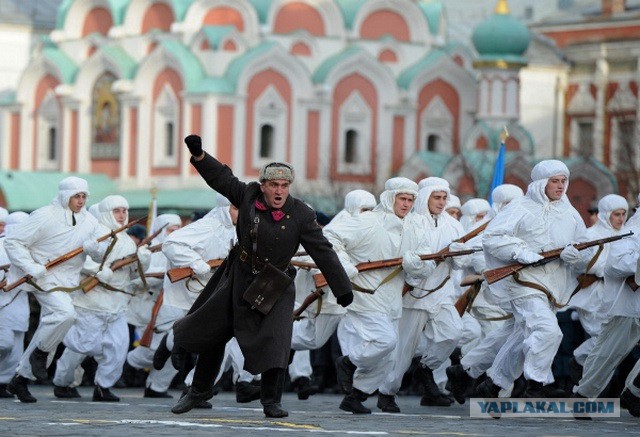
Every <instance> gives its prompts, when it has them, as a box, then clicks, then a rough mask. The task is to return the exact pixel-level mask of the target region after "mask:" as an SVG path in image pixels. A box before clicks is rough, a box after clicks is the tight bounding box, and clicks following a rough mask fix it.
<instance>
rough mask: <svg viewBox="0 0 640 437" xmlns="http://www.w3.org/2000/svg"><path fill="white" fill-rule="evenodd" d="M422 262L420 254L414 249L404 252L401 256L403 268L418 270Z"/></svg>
mask: <svg viewBox="0 0 640 437" xmlns="http://www.w3.org/2000/svg"><path fill="white" fill-rule="evenodd" d="M421 264H422V260H421V259H420V256H418V254H417V253H415V252H414V251H409V252H406V253H405V254H404V255H403V256H402V268H403V269H404V270H409V271H415V270H419V269H420V267H421Z"/></svg>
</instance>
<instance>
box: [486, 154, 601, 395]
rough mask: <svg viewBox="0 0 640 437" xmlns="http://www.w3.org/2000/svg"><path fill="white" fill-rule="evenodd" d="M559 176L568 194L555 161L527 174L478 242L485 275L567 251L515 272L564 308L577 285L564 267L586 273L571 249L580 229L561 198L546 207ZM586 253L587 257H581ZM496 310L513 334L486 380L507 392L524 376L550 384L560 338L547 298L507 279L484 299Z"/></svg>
mask: <svg viewBox="0 0 640 437" xmlns="http://www.w3.org/2000/svg"><path fill="white" fill-rule="evenodd" d="M556 176H564V177H566V178H567V182H566V184H565V186H564V193H566V189H567V188H568V185H569V183H568V179H569V169H568V168H567V166H566V165H565V164H564V163H562V162H561V161H557V160H547V161H542V162H540V163H538V164H537V165H536V166H535V167H534V168H533V170H532V172H531V179H532V181H533V182H531V183H530V184H529V187H528V189H527V193H526V194H525V196H524V197H522V198H520V199H517V200H514V201H512V202H511V203H510V204H509V205H508V206H507V207H506V208H505V209H504V210H503V211H502V212H501V213H500V214H498V215H497V216H496V217H495V218H494V219H493V220H492V221H491V223H489V225H488V226H487V228H486V230H485V231H484V235H483V238H482V246H483V248H484V254H485V260H486V263H487V269H494V268H497V267H502V266H504V265H508V264H512V263H514V262H519V263H521V264H530V263H534V262H536V261H538V260H540V259H541V256H540V255H539V253H540V252H542V251H548V250H552V249H557V248H562V247H565V246H567V247H566V248H565V249H564V251H563V253H562V254H561V259H556V260H554V261H551V262H548V263H546V264H543V265H541V266H536V267H527V268H524V269H522V270H521V271H520V272H519V277H520V280H521V281H528V282H532V283H535V284H537V285H538V286H542V287H544V288H545V289H546V290H547V291H548V292H549V294H550V296H552V297H553V299H555V301H556V302H557V303H558V304H559V305H563V304H566V303H567V301H568V299H569V296H570V294H571V292H572V291H573V289H574V288H575V286H576V285H577V281H576V279H575V276H574V275H573V274H572V273H571V272H570V269H569V267H570V266H573V267H574V268H575V269H576V270H580V264H581V265H582V267H586V261H585V259H586V258H585V257H586V255H588V254H584V255H581V253H580V252H578V251H577V249H575V248H574V247H573V246H570V244H571V243H574V242H576V241H584V238H585V235H584V233H585V230H586V228H585V225H584V221H583V220H582V218H581V217H580V215H579V214H578V212H577V211H576V210H575V208H573V206H571V203H570V202H569V199H568V198H567V197H566V194H562V197H561V198H560V199H559V200H557V201H550V199H549V197H547V195H546V194H545V187H546V186H547V183H548V181H549V179H550V178H552V177H556ZM584 252H589V251H584ZM485 297H486V298H487V300H488V301H489V302H491V303H494V304H497V305H500V306H502V305H504V304H506V303H508V304H509V305H510V312H511V313H513V315H514V322H513V330H512V332H511V335H510V336H509V337H508V338H507V341H506V343H505V344H504V345H503V346H502V347H501V348H500V351H499V352H498V355H497V356H496V359H495V360H494V362H493V365H492V366H491V368H490V369H489V370H488V371H487V375H489V376H490V377H491V380H492V381H493V383H494V384H496V385H498V386H499V387H501V388H503V389H508V388H509V387H511V385H512V384H513V382H514V381H515V380H516V379H517V378H518V376H519V375H520V374H521V373H522V371H523V370H524V376H525V378H526V379H527V380H533V381H536V382H538V383H542V384H543V385H547V384H551V383H552V382H554V378H553V373H552V372H551V364H552V362H553V359H554V357H555V355H556V352H557V351H558V347H559V346H560V341H561V340H562V332H561V331H560V327H559V326H558V321H557V318H556V315H555V313H556V310H557V308H556V307H555V306H554V305H552V303H551V302H550V300H549V298H548V297H547V295H546V294H545V293H544V292H543V291H541V290H537V289H535V288H532V287H529V286H525V285H520V284H518V283H517V282H516V281H515V279H514V277H513V276H509V277H507V278H505V279H502V280H500V281H498V282H495V283H493V284H492V285H491V286H490V287H489V288H488V289H487V292H486V294H485Z"/></svg>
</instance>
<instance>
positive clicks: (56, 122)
mask: <svg viewBox="0 0 640 437" xmlns="http://www.w3.org/2000/svg"><path fill="white" fill-rule="evenodd" d="M60 126H62V117H61V109H60V105H59V102H58V100H57V98H56V96H55V95H54V94H53V92H50V93H49V94H48V95H47V96H46V97H45V98H44V100H43V101H42V104H41V105H40V107H39V108H38V162H37V169H38V170H60V169H61V165H60V133H61V129H60Z"/></svg>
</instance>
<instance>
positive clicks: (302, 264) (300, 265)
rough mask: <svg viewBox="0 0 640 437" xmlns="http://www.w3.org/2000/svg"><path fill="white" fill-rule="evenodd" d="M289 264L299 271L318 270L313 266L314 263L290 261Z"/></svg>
mask: <svg viewBox="0 0 640 437" xmlns="http://www.w3.org/2000/svg"><path fill="white" fill-rule="evenodd" d="M290 264H291V265H292V266H294V267H298V268H299V269H304V270H311V269H317V268H318V266H317V265H315V264H314V263H308V262H304V261H291V262H290Z"/></svg>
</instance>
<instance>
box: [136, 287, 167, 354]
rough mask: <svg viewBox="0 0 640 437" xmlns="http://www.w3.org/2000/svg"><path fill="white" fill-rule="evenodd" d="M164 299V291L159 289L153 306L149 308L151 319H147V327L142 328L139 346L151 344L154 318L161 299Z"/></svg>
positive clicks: (158, 309)
mask: <svg viewBox="0 0 640 437" xmlns="http://www.w3.org/2000/svg"><path fill="white" fill-rule="evenodd" d="M163 300H164V292H163V291H162V290H160V293H159V294H158V298H157V299H156V301H155V303H154V304H153V308H152V309H151V319H149V323H147V327H146V328H144V332H143V333H142V337H140V342H139V343H140V346H144V347H149V346H151V339H152V338H153V329H154V328H155V326H156V319H157V318H158V313H159V312H160V307H162V301H163Z"/></svg>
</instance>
